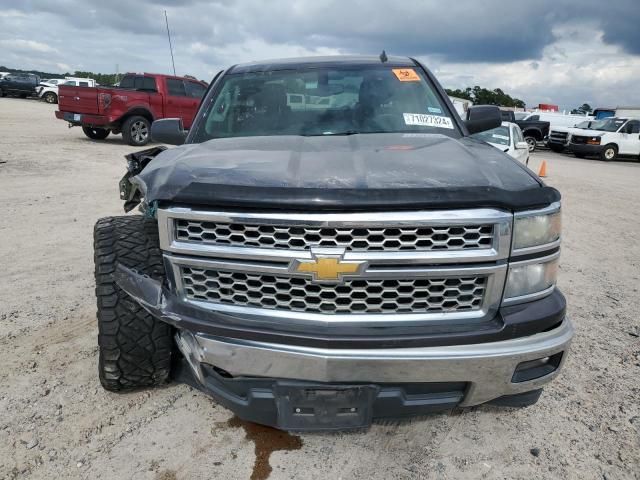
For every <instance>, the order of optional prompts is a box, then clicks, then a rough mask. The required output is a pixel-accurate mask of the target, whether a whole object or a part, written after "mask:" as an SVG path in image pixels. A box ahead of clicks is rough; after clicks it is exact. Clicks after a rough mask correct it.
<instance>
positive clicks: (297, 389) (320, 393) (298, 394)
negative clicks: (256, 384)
mask: <svg viewBox="0 0 640 480" xmlns="http://www.w3.org/2000/svg"><path fill="white" fill-rule="evenodd" d="M378 390H379V389H378V387H376V386H375V385H309V384H300V383H284V382H278V383H277V384H276V385H275V388H274V393H275V397H276V405H277V407H278V426H279V427H280V428H282V429H283V430H290V431H311V430H342V429H349V428H354V429H355V428H363V427H367V426H369V425H370V424H371V418H372V413H373V402H374V400H375V399H376V397H377V395H378Z"/></svg>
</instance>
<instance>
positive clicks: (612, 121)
mask: <svg viewBox="0 0 640 480" xmlns="http://www.w3.org/2000/svg"><path fill="white" fill-rule="evenodd" d="M626 121H627V119H626V118H607V119H606V120H603V121H602V124H601V125H599V126H598V127H597V128H595V129H596V130H603V131H605V132H617V131H618V129H619V128H620V127H621V126H622V125H623V124H624V123H625V122H626Z"/></svg>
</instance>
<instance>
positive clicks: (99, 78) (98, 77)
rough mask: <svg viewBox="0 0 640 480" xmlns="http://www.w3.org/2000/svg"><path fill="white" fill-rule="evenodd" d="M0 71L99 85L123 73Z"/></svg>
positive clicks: (0, 70) (109, 82)
mask: <svg viewBox="0 0 640 480" xmlns="http://www.w3.org/2000/svg"><path fill="white" fill-rule="evenodd" d="M0 72H9V73H33V74H35V75H38V76H39V77H40V78H64V77H78V78H93V79H94V80H95V81H96V82H98V83H99V84H100V85H113V84H114V83H117V82H119V81H120V79H121V78H122V76H123V75H124V74H123V73H120V74H115V73H96V72H83V71H80V70H76V71H75V72H72V73H71V72H65V73H52V72H41V71H38V70H20V69H18V68H9V67H5V66H1V65H0ZM184 76H185V77H189V78H193V79H195V77H192V76H191V75H184Z"/></svg>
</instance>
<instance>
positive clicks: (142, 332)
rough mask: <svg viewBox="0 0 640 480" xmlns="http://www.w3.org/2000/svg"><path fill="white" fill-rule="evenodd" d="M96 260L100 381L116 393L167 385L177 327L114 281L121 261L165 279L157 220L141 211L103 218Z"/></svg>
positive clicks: (98, 230) (96, 240)
mask: <svg viewBox="0 0 640 480" xmlns="http://www.w3.org/2000/svg"><path fill="white" fill-rule="evenodd" d="M94 261H95V277H96V297H97V300H98V346H99V360H98V371H99V376H100V383H101V384H102V386H103V387H104V388H105V389H107V390H110V391H113V392H118V391H127V390H133V389H136V388H142V387H150V386H155V385H161V384H164V383H167V382H168V381H169V375H170V373H171V360H172V355H173V352H174V342H173V329H172V327H171V326H170V325H168V324H166V323H164V322H161V321H160V320H157V319H156V318H154V317H153V316H152V315H150V314H149V313H148V312H147V311H146V310H144V309H143V308H142V307H141V306H140V305H139V304H138V303H137V302H136V301H135V300H133V299H132V298H131V297H129V296H128V295H127V294H126V293H125V292H124V291H123V290H122V289H120V287H118V285H116V283H115V282H114V280H113V273H114V272H115V269H116V265H117V264H118V263H121V264H122V265H124V266H125V267H128V268H130V269H132V270H136V271H137V272H139V273H142V274H146V275H148V276H149V277H151V278H153V279H155V280H158V281H161V282H163V281H164V279H165V270H164V266H163V263H162V253H161V251H160V246H159V239H158V224H157V222H156V220H154V219H148V218H144V217H142V216H138V215H131V216H123V217H107V218H101V219H100V220H98V222H97V223H96V225H95V228H94Z"/></svg>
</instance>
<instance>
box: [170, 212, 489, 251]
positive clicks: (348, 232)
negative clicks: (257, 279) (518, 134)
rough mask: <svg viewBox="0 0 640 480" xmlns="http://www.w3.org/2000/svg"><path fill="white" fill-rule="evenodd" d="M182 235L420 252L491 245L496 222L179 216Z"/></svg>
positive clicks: (216, 241) (237, 242)
mask: <svg viewBox="0 0 640 480" xmlns="http://www.w3.org/2000/svg"><path fill="white" fill-rule="evenodd" d="M175 235H176V240H179V241H186V242H197V243H204V244H212V245H228V246H237V247H261V248H280V249H288V250H292V249H293V250H309V249H310V248H312V247H341V248H345V249H346V250H349V251H360V252H368V251H402V250H407V251H411V250H414V251H420V250H467V249H486V248H491V245H492V241H493V225H466V226H465V225H463V226H449V227H447V226H444V227H417V228H406V227H386V228H343V227H340V228H312V227H297V226H270V225H248V224H239V223H217V222H210V221H201V220H185V219H177V220H176V222H175Z"/></svg>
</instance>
